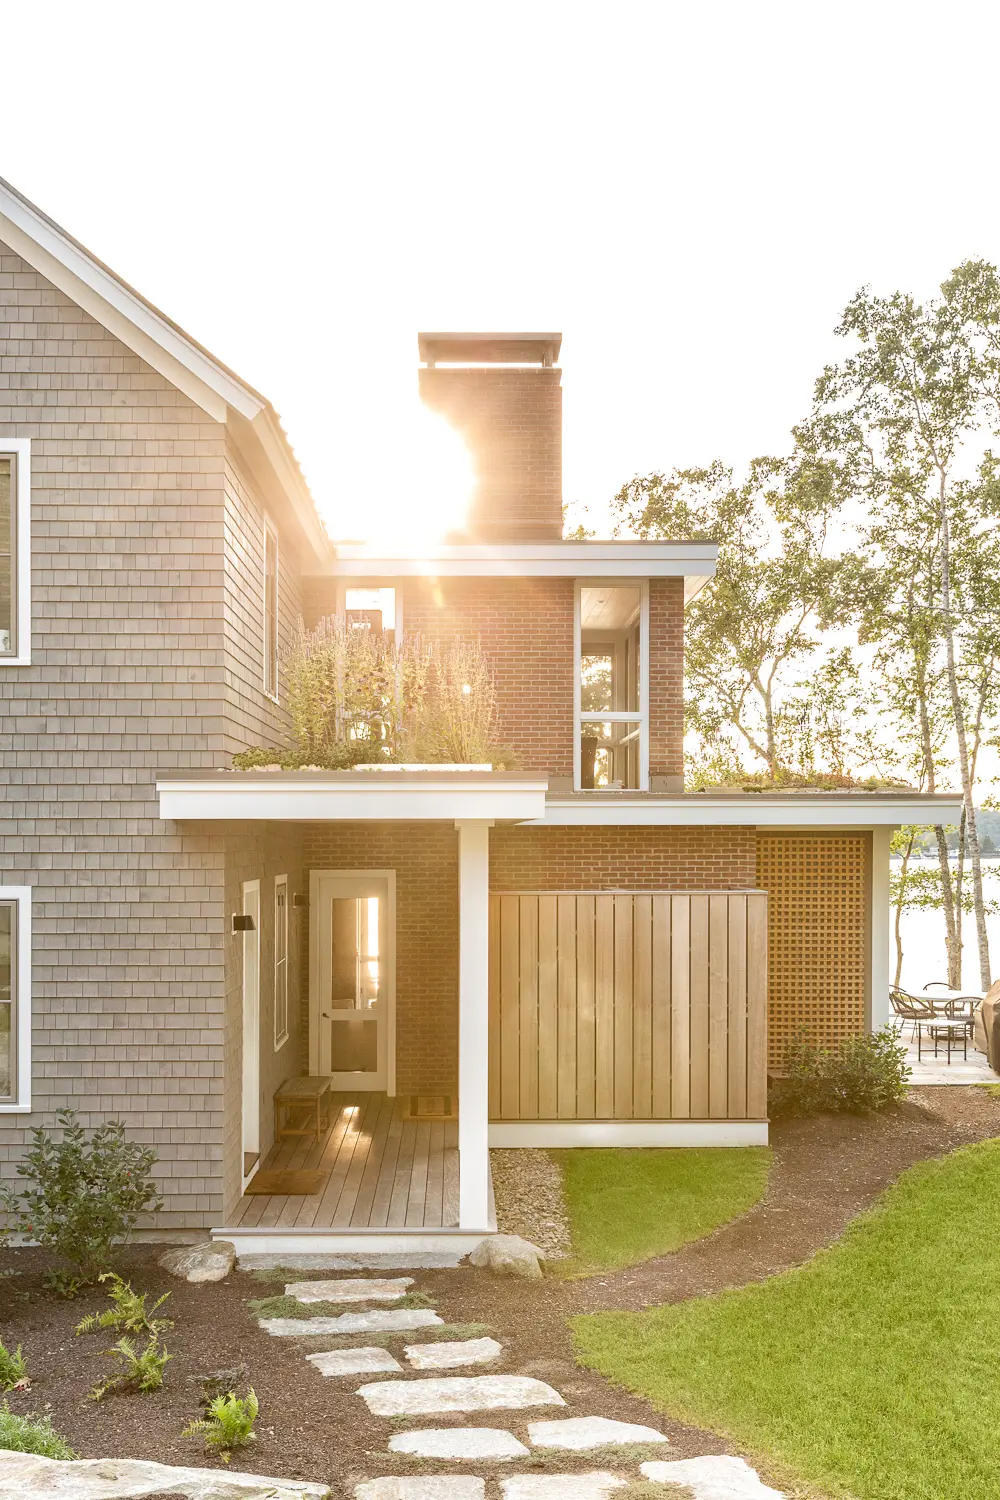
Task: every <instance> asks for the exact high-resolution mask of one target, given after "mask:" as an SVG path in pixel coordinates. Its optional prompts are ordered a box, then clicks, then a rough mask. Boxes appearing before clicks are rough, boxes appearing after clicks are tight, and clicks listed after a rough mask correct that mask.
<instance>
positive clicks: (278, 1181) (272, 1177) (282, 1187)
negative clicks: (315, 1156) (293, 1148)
mask: <svg viewBox="0 0 1000 1500" xmlns="http://www.w3.org/2000/svg"><path fill="white" fill-rule="evenodd" d="M326 1179H327V1173H326V1172H293V1171H291V1170H290V1169H286V1170H285V1171H277V1172H258V1173H257V1176H256V1177H255V1178H254V1180H253V1182H251V1183H250V1184H249V1186H248V1187H247V1189H246V1191H247V1192H248V1193H274V1194H275V1196H278V1195H281V1194H284V1196H285V1197H286V1198H297V1197H302V1198H312V1197H314V1196H315V1195H316V1193H318V1192H320V1191H321V1190H322V1187H323V1184H324V1182H325V1181H326Z"/></svg>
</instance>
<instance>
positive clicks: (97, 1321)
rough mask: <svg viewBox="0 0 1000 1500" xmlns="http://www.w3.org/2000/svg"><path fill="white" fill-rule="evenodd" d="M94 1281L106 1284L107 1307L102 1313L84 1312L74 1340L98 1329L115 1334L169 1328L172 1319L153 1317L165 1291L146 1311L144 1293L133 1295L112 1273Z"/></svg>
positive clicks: (107, 1272) (128, 1286)
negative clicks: (109, 1284)
mask: <svg viewBox="0 0 1000 1500" xmlns="http://www.w3.org/2000/svg"><path fill="white" fill-rule="evenodd" d="M97 1279H98V1281H110V1282H111V1290H110V1291H109V1293H108V1296H109V1298H110V1299H111V1304H112V1305H111V1306H110V1307H109V1308H106V1309H105V1311H104V1312H102V1313H88V1314H87V1316H86V1317H85V1318H83V1319H81V1321H80V1322H79V1323H78V1324H77V1325H76V1333H77V1337H79V1336H80V1334H81V1333H94V1332H96V1330H97V1329H98V1328H113V1329H114V1330H115V1332H116V1333H152V1334H160V1333H163V1332H164V1330H165V1329H167V1328H173V1326H174V1323H173V1319H172V1318H157V1317H154V1314H155V1312H156V1310H157V1308H160V1307H162V1306H163V1304H164V1302H166V1300H167V1298H168V1297H169V1296H170V1293H169V1292H164V1294H163V1296H162V1297H159V1298H158V1299H157V1300H156V1301H155V1302H154V1303H153V1305H152V1307H151V1308H150V1309H149V1310H148V1311H147V1310H146V1293H145V1292H135V1291H133V1290H132V1287H131V1285H130V1284H129V1282H127V1281H123V1280H122V1278H121V1277H120V1276H119V1275H117V1274H116V1272H114V1271H105V1272H103V1274H102V1275H100V1276H99V1277H98V1278H97Z"/></svg>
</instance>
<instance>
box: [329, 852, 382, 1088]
mask: <svg viewBox="0 0 1000 1500" xmlns="http://www.w3.org/2000/svg"><path fill="white" fill-rule="evenodd" d="M376 880H378V881H384V882H385V887H386V913H385V964H386V995H385V1048H386V1055H385V1092H386V1093H387V1094H388V1096H389V1098H390V1099H392V1098H395V1095H396V872H395V870H310V872H309V1071H310V1073H313V1074H315V1073H318V1072H319V1071H320V1034H319V1033H320V995H321V984H320V962H321V954H320V941H319V939H320V922H319V911H320V901H321V900H322V897H323V886H324V883H325V884H327V885H329V884H330V883H331V882H334V881H336V882H337V883H338V884H341V883H342V884H343V886H344V887H345V889H344V890H343V891H342V892H341V894H343V895H345V896H347V895H350V894H351V892H350V890H349V886H350V884H351V882H355V883H360V882H372V881H376Z"/></svg>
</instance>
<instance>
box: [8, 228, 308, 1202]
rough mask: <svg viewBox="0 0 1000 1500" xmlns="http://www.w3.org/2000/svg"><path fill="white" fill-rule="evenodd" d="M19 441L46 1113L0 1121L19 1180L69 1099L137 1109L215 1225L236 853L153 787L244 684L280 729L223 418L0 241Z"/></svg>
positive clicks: (24, 782)
mask: <svg viewBox="0 0 1000 1500" xmlns="http://www.w3.org/2000/svg"><path fill="white" fill-rule="evenodd" d="M0 436H10V437H29V438H31V439H32V476H31V477H32V589H33V596H32V615H33V621H32V626H33V628H32V662H31V665H30V666H28V667H3V666H2V665H0V704H2V715H3V717H2V721H0V784H2V786H3V806H2V809H0V868H2V871H3V878H4V880H5V881H6V882H8V883H10V884H21V885H24V884H26V885H31V886H32V887H33V894H34V944H33V966H32V969H33V975H32V977H33V1019H34V1025H33V1075H34V1081H33V1105H34V1112H33V1114H31V1115H29V1116H23V1115H0V1175H3V1176H4V1177H6V1178H9V1177H10V1176H11V1175H12V1173H13V1166H14V1163H15V1162H16V1160H17V1158H18V1156H19V1154H20V1151H21V1148H22V1147H23V1145H24V1143H25V1141H26V1139H27V1135H28V1130H29V1128H30V1127H31V1126H33V1125H38V1124H43V1123H46V1124H48V1123H52V1121H53V1119H54V1114H55V1111H56V1110H57V1109H58V1108H61V1107H63V1106H67V1105H68V1106H72V1107H74V1108H76V1109H77V1110H78V1111H79V1113H80V1116H81V1119H82V1120H83V1121H84V1123H85V1124H87V1125H93V1124H95V1123H97V1122H98V1121H100V1120H101V1119H104V1118H106V1117H108V1116H110V1115H117V1116H120V1117H121V1118H122V1119H124V1120H125V1122H126V1125H127V1126H128V1128H129V1130H130V1132H131V1133H132V1134H133V1135H135V1136H136V1137H137V1138H138V1139H140V1140H142V1141H144V1142H149V1143H152V1144H155V1146H156V1149H157V1151H158V1153H159V1156H160V1164H159V1166H158V1168H157V1175H158V1177H159V1180H160V1183H161V1186H162V1188H163V1190H164V1193H165V1196H166V1200H167V1208H166V1211H165V1213H164V1214H163V1216H162V1217H161V1220H160V1224H161V1225H162V1226H163V1227H166V1228H169V1227H174V1226H181V1225H183V1226H203V1225H209V1224H212V1223H218V1222H219V1216H220V1214H221V1212H222V1210H223V1206H224V1205H223V1198H224V1189H223V1180H222V1162H223V1153H224V1142H225V1139H226V1132H227V1130H228V1131H229V1132H230V1133H231V1132H232V1129H233V1124H232V1099H231V1093H232V1089H231V1087H230V1090H229V1096H227V1092H226V1081H227V1077H229V1078H231V1077H233V1076H234V1075H235V1076H238V1050H237V1051H236V1052H235V1053H234V1050H233V1046H232V1043H231V1032H232V1022H233V1016H232V1015H231V1014H229V1013H227V994H228V996H229V1004H230V1009H231V1008H232V983H231V971H230V969H229V965H230V956H229V943H230V939H229V938H228V936H227V935H226V924H227V922H228V918H229V911H230V910H231V908H230V907H229V906H228V902H227V896H226V890H225V868H224V865H225V857H224V850H223V845H222V841H221V839H220V838H219V836H218V834H217V833H216V832H214V831H207V830H201V831H189V830H187V829H183V828H181V827H180V826H179V825H176V824H167V823H163V822H161V821H160V819H159V813H158V806H157V801H156V794H155V785H154V783H155V778H156V775H157V773H158V772H160V771H163V770H169V769H188V768H199V767H212V766H215V765H220V764H225V761H226V754H225V752H226V751H227V750H228V749H230V748H239V747H240V746H239V745H238V743H237V742H238V741H239V740H240V735H241V732H242V731H241V730H238V728H237V723H238V720H239V719H240V715H239V714H237V711H236V703H237V700H238V699H239V698H240V697H241V696H242V697H243V699H244V700H245V702H246V703H247V704H249V703H250V700H251V699H253V698H254V695H257V697H256V701H255V703H254V707H253V712H252V713H251V712H250V709H249V708H247V709H246V710H245V712H246V715H247V716H248V717H252V718H253V719H254V727H255V733H259V734H261V735H265V734H270V735H271V736H272V737H276V736H277V735H278V733H279V731H280V728H281V716H280V712H278V711H272V709H271V708H270V707H268V706H267V705H266V704H265V703H264V702H263V694H262V690H260V691H258V688H257V687H256V686H254V685H252V684H251V682H250V680H249V679H248V680H247V682H246V683H245V685H244V686H243V687H240V688H239V689H237V688H235V687H233V688H232V689H231V690H230V691H229V696H228V698H227V686H226V684H227V682H229V683H233V682H235V680H236V679H237V678H239V677H240V669H239V668H238V667H236V666H234V665H233V661H232V658H233V656H234V655H235V654H236V653H235V651H234V647H233V645H232V632H230V631H229V630H228V629H227V628H226V627H224V623H223V620H224V614H225V612H226V610H227V608H229V607H230V606H229V604H228V603H227V590H228V589H229V587H230V585H229V584H228V583H227V565H226V554H225V545H224V539H225V535H226V528H227V515H229V516H230V517H231V515H232V511H233V505H234V503H235V502H234V498H233V497H234V495H235V494H236V490H237V481H236V480H235V479H233V477H232V475H231V474H230V473H229V472H228V468H229V467H231V465H229V464H228V462H227V450H226V435H225V431H224V429H223V427H222V426H221V425H220V424H218V423H216V422H214V421H212V420H211V419H210V418H209V417H207V416H206V415H205V413H204V412H202V411H201V410H200V409H199V408H198V407H196V406H194V405H193V404H192V403H191V402H190V401H189V400H188V399H187V398H186V397H185V396H184V395H182V394H181V393H180V392H179V391H177V390H176V389H175V388H174V387H173V386H171V385H170V384H169V382H168V381H166V380H165V379H163V378H162V377H161V376H160V375H158V374H157V373H156V372H155V371H154V370H152V369H151V368H150V367H149V366H148V365H146V364H145V363H144V362H143V361H142V360H141V359H139V358H138V357H137V356H136V355H134V354H133V353H132V352H131V351H130V350H129V349H127V348H126V347H125V346H124V345H123V344H121V343H119V342H118V341H117V340H116V339H114V338H113V337H112V336H111V334H109V333H108V332H107V331H106V330H105V329H103V328H102V327H101V326H100V325H99V324H97V323H96V322H94V320H93V319H91V318H90V317H89V316H88V315H87V314H85V313H84V312H82V311H81V310H80V309H79V308H78V307H76V305H75V304H74V303H73V302H72V301H70V299H69V298H67V297H66V296H64V295H63V294H62V293H60V292H58V291H56V290H55V288H54V287H52V285H51V284H50V283H49V282H47V281H46V280H45V278H44V277H42V276H40V275H38V274H37V273H36V272H35V271H33V270H32V269H31V268H30V267H29V266H28V265H26V264H25V263H24V262H23V261H21V260H20V259H19V257H18V256H16V255H14V254H12V253H11V252H10V251H9V250H8V249H7V248H6V247H4V246H2V245H0ZM227 494H229V500H228V502H227ZM227 504H228V510H227ZM228 524H229V525H230V527H231V526H232V522H231V520H230V522H229V523H228ZM248 576H249V575H248ZM250 618H251V617H250V615H248V616H247V619H248V621H250ZM257 618H258V619H259V618H260V617H259V616H258V617H257ZM249 628H250V625H249V624H248V629H249ZM256 628H257V629H259V628H260V627H259V626H257V627H256ZM257 681H258V682H259V681H260V677H259V674H258V678H257ZM240 712H241V713H242V712H243V710H241V711H240ZM235 1128H236V1130H237V1131H238V1128H239V1125H238V1117H237V1122H236V1126H235Z"/></svg>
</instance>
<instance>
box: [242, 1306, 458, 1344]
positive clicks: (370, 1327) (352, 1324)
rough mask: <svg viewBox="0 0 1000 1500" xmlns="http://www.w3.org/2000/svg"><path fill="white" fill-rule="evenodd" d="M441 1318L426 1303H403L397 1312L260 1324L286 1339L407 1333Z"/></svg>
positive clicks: (282, 1319)
mask: <svg viewBox="0 0 1000 1500" xmlns="http://www.w3.org/2000/svg"><path fill="white" fill-rule="evenodd" d="M443 1322H444V1319H443V1318H439V1317H438V1315H437V1313H436V1312H432V1311H431V1309H430V1308H429V1307H403V1308H400V1309H399V1310H398V1311H397V1312H388V1311H387V1312H382V1311H378V1310H377V1311H375V1312H358V1313H340V1315H339V1316H338V1317H336V1318H261V1319H260V1326H261V1328H263V1330H264V1332H265V1333H270V1334H271V1335H273V1337H274V1338H276V1339H288V1338H301V1337H302V1336H303V1335H304V1334H310V1333H323V1334H326V1335H327V1337H329V1335H330V1334H331V1333H406V1332H408V1331H409V1330H410V1329H411V1328H433V1327H434V1325H435V1324H441V1323H443Z"/></svg>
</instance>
